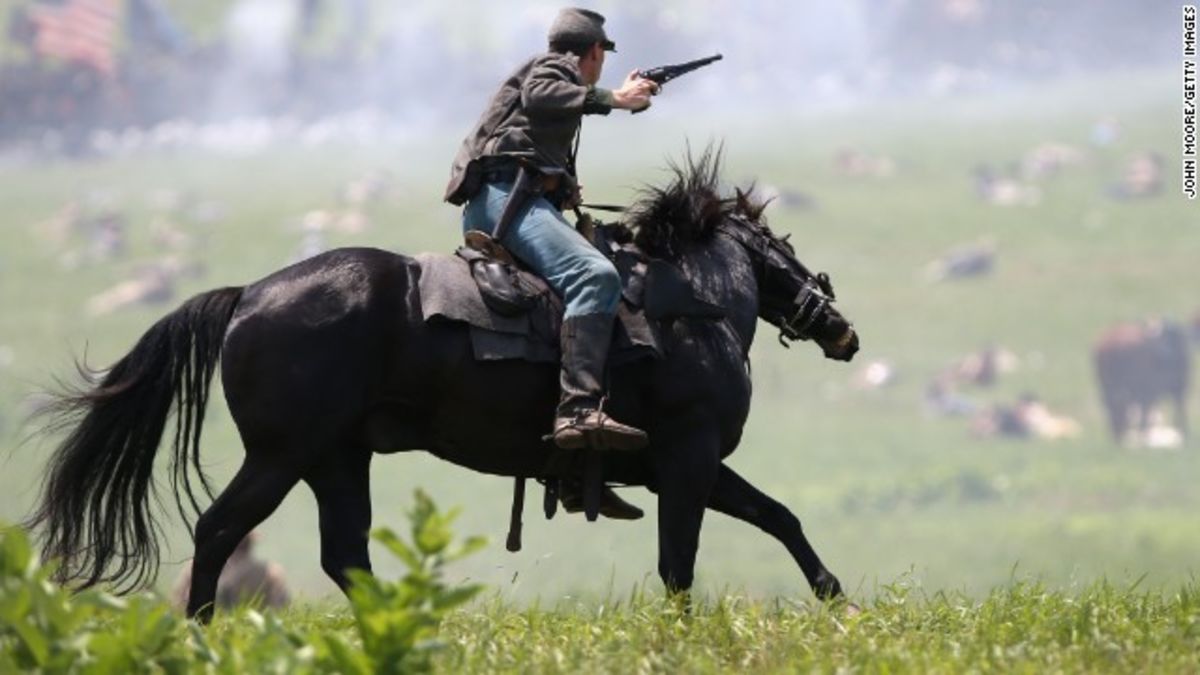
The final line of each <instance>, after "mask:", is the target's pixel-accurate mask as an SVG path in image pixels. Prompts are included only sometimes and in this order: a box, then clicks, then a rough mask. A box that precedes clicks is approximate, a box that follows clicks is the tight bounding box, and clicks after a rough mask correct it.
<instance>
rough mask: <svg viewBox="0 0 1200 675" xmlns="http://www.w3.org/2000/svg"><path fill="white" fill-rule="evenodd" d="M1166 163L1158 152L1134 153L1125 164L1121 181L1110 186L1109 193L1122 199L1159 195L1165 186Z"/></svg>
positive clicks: (1115, 197)
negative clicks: (1164, 171)
mask: <svg viewBox="0 0 1200 675" xmlns="http://www.w3.org/2000/svg"><path fill="white" fill-rule="evenodd" d="M1164 165H1165V163H1164V161H1163V157H1162V155H1160V154H1158V153H1157V152H1143V153H1140V154H1137V155H1134V156H1133V157H1132V158H1131V159H1130V160H1129V162H1128V163H1127V164H1126V165H1125V174H1124V175H1123V176H1121V182H1119V183H1117V184H1115V185H1113V186H1112V187H1111V188H1109V191H1108V192H1109V195H1111V196H1112V197H1113V198H1114V199H1119V200H1122V201H1123V200H1126V199H1139V198H1143V197H1153V196H1154V195H1157V194H1158V193H1160V192H1162V188H1163V167H1164Z"/></svg>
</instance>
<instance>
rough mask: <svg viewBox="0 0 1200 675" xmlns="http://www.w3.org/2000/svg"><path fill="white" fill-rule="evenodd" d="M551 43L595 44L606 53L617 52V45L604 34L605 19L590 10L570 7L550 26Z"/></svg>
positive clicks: (561, 12) (559, 14)
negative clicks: (598, 44) (601, 47)
mask: <svg viewBox="0 0 1200 675" xmlns="http://www.w3.org/2000/svg"><path fill="white" fill-rule="evenodd" d="M549 37H550V42H551V43H554V42H560V43H566V44H586V45H590V44H595V43H597V42H599V43H600V44H601V45H602V46H603V47H604V50H605V51H609V52H615V51H617V45H616V43H614V42H613V41H612V40H609V39H608V35H607V34H606V33H605V32H604V17H603V16H601V15H600V13H599V12H593V11H592V10H590V9H579V8H578V7H568V8H567V9H564V10H562V11H560V12H559V13H558V16H557V17H555V19H554V23H553V24H551V25H550V36H549Z"/></svg>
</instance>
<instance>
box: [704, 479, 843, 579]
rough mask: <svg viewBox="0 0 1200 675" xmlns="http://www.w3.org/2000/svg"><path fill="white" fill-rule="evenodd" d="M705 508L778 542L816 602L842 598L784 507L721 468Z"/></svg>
mask: <svg viewBox="0 0 1200 675" xmlns="http://www.w3.org/2000/svg"><path fill="white" fill-rule="evenodd" d="M708 507H709V508H711V509H713V510H715V511H719V512H721V513H724V514H725V515H728V516H733V517H734V518H737V519H738V520H744V521H746V522H747V523H750V524H751V525H754V526H755V527H757V528H759V529H760V530H762V531H763V532H766V533H767V534H769V535H771V536H772V537H775V538H776V539H778V540H779V541H780V543H782V544H783V545H784V546H786V547H787V550H788V552H789V553H791V554H792V557H793V558H795V560H796V563H797V564H799V565H800V569H801V570H802V571H803V572H804V577H805V578H806V579H808V583H809V585H810V586H812V589H813V593H815V594H816V596H817V597H818V598H820V599H822V600H829V599H832V598H836V597H838V596H840V595H842V585H841V583H839V582H838V580H837V577H835V576H833V573H832V572H830V571H829V570H827V569H825V565H824V564H822V563H821V559H820V558H818V557H817V552H816V551H814V550H813V547H812V545H810V544H809V543H808V539H807V538H805V536H804V531H803V530H802V529H801V528H800V520H799V519H798V518H796V516H795V515H793V514H792V512H791V511H790V510H788V508H787V507H786V506H784V505H783V504H780V503H779V502H777V501H775V500H774V499H771V498H770V497H768V496H767V495H765V494H763V493H762V492H761V491H759V490H758V488H756V487H754V486H753V485H751V484H750V483H749V482H747V481H746V479H744V478H742V477H741V476H739V475H737V473H735V472H734V471H733V469H730V468H729V467H728V466H725V465H724V464H722V465H721V468H720V469H719V471H718V473H717V482H716V484H715V485H714V486H713V489H712V492H711V493H710V495H709V502H708Z"/></svg>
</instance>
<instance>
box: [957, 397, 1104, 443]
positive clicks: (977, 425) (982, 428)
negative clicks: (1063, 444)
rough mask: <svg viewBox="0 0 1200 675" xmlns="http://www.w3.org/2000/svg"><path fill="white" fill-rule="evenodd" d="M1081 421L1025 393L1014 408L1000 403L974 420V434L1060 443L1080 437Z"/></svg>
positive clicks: (972, 432)
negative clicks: (1061, 413)
mask: <svg viewBox="0 0 1200 675" xmlns="http://www.w3.org/2000/svg"><path fill="white" fill-rule="evenodd" d="M1080 431H1081V430H1080V427H1079V422H1076V421H1075V420H1074V419H1071V418H1070V417H1067V416H1066V415H1059V414H1056V413H1054V412H1051V410H1050V408H1048V407H1047V406H1046V404H1045V403H1042V402H1041V401H1040V400H1038V398H1037V397H1036V396H1034V395H1032V394H1023V395H1022V396H1021V397H1020V398H1019V399H1017V402H1016V403H1014V404H1013V405H1003V404H997V405H994V406H992V407H991V408H988V409H987V410H984V411H982V412H980V413H979V414H978V415H976V416H975V417H974V419H972V420H971V434H972V435H974V436H976V437H977V438H993V437H999V436H1003V437H1006V438H1039V439H1045V440H1051V441H1054V440H1059V439H1063V438H1075V437H1077V436H1079V434H1080Z"/></svg>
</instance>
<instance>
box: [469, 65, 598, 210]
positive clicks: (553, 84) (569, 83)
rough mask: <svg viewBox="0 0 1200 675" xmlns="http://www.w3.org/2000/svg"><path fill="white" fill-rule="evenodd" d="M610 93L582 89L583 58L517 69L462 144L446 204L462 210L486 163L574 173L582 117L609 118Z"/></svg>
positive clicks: (473, 190)
mask: <svg viewBox="0 0 1200 675" xmlns="http://www.w3.org/2000/svg"><path fill="white" fill-rule="evenodd" d="M612 102H613V99H612V92H611V91H608V90H607V89H599V88H597V87H591V86H588V85H585V84H583V76H582V74H580V72H579V57H577V56H575V55H573V54H554V53H549V54H542V55H541V56H535V57H533V58H532V59H530V60H529V61H527V62H526V63H525V64H524V65H522V66H521V67H520V68H517V70H516V71H515V72H513V74H512V75H510V76H509V77H508V79H506V80H505V81H504V83H503V84H502V85H500V90H499V91H497V92H496V94H495V95H494V96H492V100H491V102H489V103H488V107H487V109H486V110H484V112H483V116H481V117H480V118H479V121H478V122H477V123H476V124H475V128H474V129H472V130H471V133H470V134H468V135H467V137H466V138H465V139H463V142H462V146H460V147H459V149H458V155H457V156H456V157H455V158H454V164H453V166H451V167H450V183H449V184H448V185H447V186H446V194H445V200H446V201H448V202H450V203H451V204H463V203H464V202H466V201H467V200H468V199H470V198H471V197H472V196H473V195H474V194H475V193H476V192H477V191H478V190H479V185H480V175H479V174H480V169H479V160H480V159H481V158H483V157H498V156H509V157H515V158H524V159H527V160H529V161H531V162H532V163H533V164H534V165H535V166H538V167H541V168H542V169H543V170H544V171H546V172H550V173H563V172H568V171H570V170H571V168H572V167H571V163H572V160H573V158H572V157H571V153H572V147H571V146H572V144H573V142H574V139H575V134H576V133H577V132H578V131H579V123H580V121H581V119H582V117H583V116H584V115H593V114H599V115H607V114H608V113H609V112H610V111H611V110H612Z"/></svg>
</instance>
